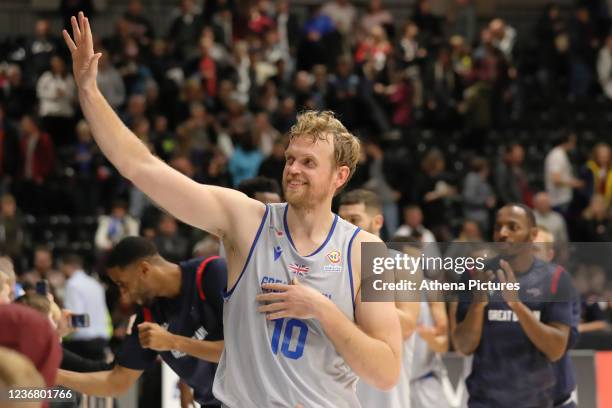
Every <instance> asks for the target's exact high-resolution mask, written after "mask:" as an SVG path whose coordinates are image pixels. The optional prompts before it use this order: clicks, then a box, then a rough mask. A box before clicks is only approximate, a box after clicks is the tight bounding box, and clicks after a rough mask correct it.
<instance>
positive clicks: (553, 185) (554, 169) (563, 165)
mask: <svg viewBox="0 0 612 408" xmlns="http://www.w3.org/2000/svg"><path fill="white" fill-rule="evenodd" d="M575 148H576V134H575V133H572V132H567V133H566V134H564V135H563V136H562V137H561V138H560V139H559V140H558V142H557V143H556V144H555V147H554V148H553V149H552V150H551V151H550V152H548V154H547V155H546V158H545V159H544V180H545V183H546V191H547V192H548V194H549V195H550V203H551V205H552V206H553V209H555V210H557V211H560V212H562V213H565V212H566V211H567V209H568V206H569V204H570V202H571V201H572V195H573V189H574V188H580V187H582V185H583V183H582V181H580V180H579V179H577V178H576V177H575V176H574V172H573V169H572V164H571V162H570V159H569V153H571V152H572V151H573V150H574V149H575Z"/></svg>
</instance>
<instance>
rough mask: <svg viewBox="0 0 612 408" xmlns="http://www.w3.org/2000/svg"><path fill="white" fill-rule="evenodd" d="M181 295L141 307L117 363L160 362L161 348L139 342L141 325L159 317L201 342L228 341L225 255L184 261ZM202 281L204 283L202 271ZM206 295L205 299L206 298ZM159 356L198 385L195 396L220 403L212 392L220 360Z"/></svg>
mask: <svg viewBox="0 0 612 408" xmlns="http://www.w3.org/2000/svg"><path fill="white" fill-rule="evenodd" d="M180 267H181V273H182V279H183V280H182V283H181V293H180V295H179V296H178V297H176V298H174V299H167V298H157V299H156V300H155V301H154V302H153V304H152V305H151V306H150V307H148V308H144V307H140V308H139V310H138V312H137V316H136V321H135V322H134V325H133V327H132V333H131V335H130V336H128V337H127V338H126V340H125V342H124V343H123V344H122V346H121V349H120V351H119V353H118V355H117V359H116V363H117V364H119V365H121V366H124V367H126V368H131V369H133V370H144V369H146V368H147V367H148V366H149V365H150V364H151V363H152V362H154V361H155V358H156V357H157V354H158V352H157V351H154V350H151V349H147V348H143V347H141V345H140V341H139V340H138V325H139V324H140V323H142V322H144V321H153V322H155V323H157V324H159V325H160V326H162V327H164V328H165V329H166V330H168V331H169V332H170V333H173V334H177V335H180V336H185V337H190V338H194V339H198V340H210V341H215V340H223V291H224V290H225V288H226V285H227V266H226V264H225V260H223V259H222V258H219V257H212V258H208V259H203V258H198V259H193V260H190V261H186V262H182V263H181V264H180ZM200 269H201V270H202V272H201V281H200V285H199V287H198V285H197V275H198V270H200ZM202 298H204V300H203V299H202ZM159 355H160V356H161V358H162V359H163V360H164V362H166V364H168V365H169V366H170V368H172V370H173V371H174V372H175V373H176V374H177V375H178V376H179V377H180V378H181V379H182V380H183V381H184V382H185V383H186V384H188V385H189V386H190V387H192V388H193V389H194V398H195V400H196V401H197V402H198V403H200V404H203V405H207V404H218V402H217V401H216V400H215V398H214V396H213V393H212V385H213V380H214V377H215V371H216V369H217V364H213V363H210V362H207V361H204V360H200V359H198V358H196V357H192V356H189V355H186V354H185V353H181V352H178V351H176V350H170V351H163V352H160V353H159Z"/></svg>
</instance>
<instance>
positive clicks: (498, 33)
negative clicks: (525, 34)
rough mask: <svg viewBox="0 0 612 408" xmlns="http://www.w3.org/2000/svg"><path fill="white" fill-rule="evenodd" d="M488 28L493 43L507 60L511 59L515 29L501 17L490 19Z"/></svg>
mask: <svg viewBox="0 0 612 408" xmlns="http://www.w3.org/2000/svg"><path fill="white" fill-rule="evenodd" d="M489 30H491V36H492V37H493V45H494V46H495V47H497V48H498V49H499V50H500V51H501V52H503V53H504V56H505V57H506V59H507V60H508V61H512V56H513V51H514V44H515V42H516V30H515V29H514V28H513V27H511V26H510V25H508V24H507V23H506V22H505V21H504V20H502V19H501V18H496V19H494V20H492V21H491V22H490V23H489Z"/></svg>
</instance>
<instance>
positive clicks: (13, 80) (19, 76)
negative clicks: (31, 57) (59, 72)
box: [2, 64, 37, 120]
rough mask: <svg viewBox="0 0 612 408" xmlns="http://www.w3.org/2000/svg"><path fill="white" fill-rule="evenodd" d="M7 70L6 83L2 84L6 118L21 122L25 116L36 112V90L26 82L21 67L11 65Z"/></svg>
mask: <svg viewBox="0 0 612 408" xmlns="http://www.w3.org/2000/svg"><path fill="white" fill-rule="evenodd" d="M5 69H6V81H5V82H4V83H3V84H2V85H3V86H2V100H3V102H4V106H5V108H6V116H8V117H9V118H10V119H12V120H20V119H21V118H22V117H23V115H25V114H31V113H33V112H34V107H35V106H36V103H37V100H36V90H35V89H34V88H33V87H32V86H30V85H29V84H28V83H27V82H26V81H25V79H24V77H23V73H22V71H21V68H20V67H19V65H17V64H11V65H8V66H7V67H6V68H5Z"/></svg>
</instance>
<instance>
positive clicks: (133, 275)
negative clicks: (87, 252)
mask: <svg viewBox="0 0 612 408" xmlns="http://www.w3.org/2000/svg"><path fill="white" fill-rule="evenodd" d="M106 266H107V268H108V275H109V277H110V278H111V279H112V280H113V281H114V282H115V283H116V284H117V285H118V286H119V289H120V291H121V294H122V296H125V297H127V298H128V299H129V300H131V301H132V302H135V303H137V304H138V312H137V314H136V320H135V321H134V324H133V326H132V328H131V333H130V334H129V336H128V337H127V338H126V340H125V342H124V343H123V345H122V346H121V349H120V351H119V352H118V353H117V358H116V360H115V363H116V364H115V367H114V368H113V369H112V370H110V371H100V372H96V373H87V374H85V373H75V372H71V371H64V370H60V372H59V375H58V381H57V383H58V384H59V385H63V386H66V387H69V388H72V389H75V390H77V391H80V392H83V393H86V394H89V395H97V396H111V395H119V394H123V393H125V392H126V391H127V390H128V389H129V388H130V386H131V385H132V384H134V382H135V381H136V380H137V379H138V377H140V375H141V374H142V372H143V371H144V370H145V369H146V368H147V367H149V365H150V364H151V363H152V362H154V361H155V359H156V357H157V355H158V354H159V355H160V356H161V358H162V359H163V360H164V361H165V362H166V363H167V364H168V365H169V366H170V368H172V369H173V370H174V371H175V372H176V373H177V374H178V376H179V377H180V378H181V379H182V380H183V381H184V382H185V383H187V384H188V385H189V386H191V387H193V389H194V397H195V400H196V401H197V402H198V403H200V404H201V406H203V407H217V406H218V404H219V403H218V402H217V401H216V399H215V398H214V396H213V394H212V384H213V378H214V375H215V370H216V367H217V365H216V363H217V362H218V361H219V358H220V357H221V352H222V351H223V320H222V319H223V310H222V309H223V291H224V290H225V285H226V282H227V268H226V265H225V261H224V260H223V259H221V258H219V257H210V258H206V259H202V258H198V259H193V260H189V261H186V262H181V263H180V264H178V265H177V264H174V263H170V262H168V261H167V260H165V259H164V258H162V257H161V256H160V255H159V252H158V251H157V248H156V247H155V245H154V244H153V243H152V242H150V241H149V240H147V239H145V238H142V237H128V238H124V239H123V240H122V241H121V242H119V243H118V244H117V245H116V246H115V247H114V248H113V249H112V250H111V252H110V253H109V255H108V258H107V264H106Z"/></svg>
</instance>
